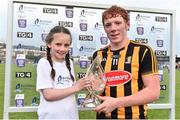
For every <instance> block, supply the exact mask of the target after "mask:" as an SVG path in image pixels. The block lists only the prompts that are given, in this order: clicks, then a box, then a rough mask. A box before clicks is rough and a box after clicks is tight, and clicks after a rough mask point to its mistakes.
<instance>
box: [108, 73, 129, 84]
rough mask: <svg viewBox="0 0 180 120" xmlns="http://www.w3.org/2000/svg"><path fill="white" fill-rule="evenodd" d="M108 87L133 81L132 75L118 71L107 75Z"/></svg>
mask: <svg viewBox="0 0 180 120" xmlns="http://www.w3.org/2000/svg"><path fill="white" fill-rule="evenodd" d="M105 75H106V78H107V83H106V85H107V86H118V85H122V84H125V83H127V82H128V81H130V80H131V79H132V74H131V73H130V72H128V71H123V70H116V71H110V72H107V73H105Z"/></svg>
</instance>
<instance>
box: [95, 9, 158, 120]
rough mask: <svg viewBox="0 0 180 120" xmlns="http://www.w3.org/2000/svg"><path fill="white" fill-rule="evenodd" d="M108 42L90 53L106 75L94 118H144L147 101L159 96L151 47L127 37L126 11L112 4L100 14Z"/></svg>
mask: <svg viewBox="0 0 180 120" xmlns="http://www.w3.org/2000/svg"><path fill="white" fill-rule="evenodd" d="M102 22H103V25H104V30H105V32H106V33H107V36H108V38H109V40H110V45H108V46H106V47H105V48H101V49H100V50H98V51H96V52H95V53H94V54H93V59H94V58H95V57H96V56H98V57H99V59H100V61H101V65H102V67H103V69H104V71H105V74H106V77H107V84H106V87H105V90H104V93H103V94H102V96H99V98H100V99H101V100H102V104H101V105H99V106H97V107H96V108H94V111H96V112H97V119H106V118H107V119H145V118H147V103H151V102H153V101H155V100H156V99H158V98H159V95H160V78H159V74H158V69H157V61H156V57H155V55H154V52H153V50H152V49H151V48H150V47H149V46H147V45H144V44H141V43H137V42H134V41H132V40H129V38H128V35H127V31H128V29H129V27H130V23H129V16H128V12H127V11H126V10H125V9H124V8H121V7H118V6H112V7H110V8H109V9H107V10H105V11H104V12H103V14H102Z"/></svg>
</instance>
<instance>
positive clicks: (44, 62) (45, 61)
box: [38, 57, 49, 65]
mask: <svg viewBox="0 0 180 120" xmlns="http://www.w3.org/2000/svg"><path fill="white" fill-rule="evenodd" d="M38 64H39V65H44V64H45V65H48V64H49V61H48V60H47V59H46V58H45V57H43V58H41V59H39V61H38Z"/></svg>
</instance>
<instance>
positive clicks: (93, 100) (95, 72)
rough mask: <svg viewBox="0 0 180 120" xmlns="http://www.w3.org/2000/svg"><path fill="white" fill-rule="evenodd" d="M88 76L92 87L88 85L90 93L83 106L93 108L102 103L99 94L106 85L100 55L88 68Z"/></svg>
mask: <svg viewBox="0 0 180 120" xmlns="http://www.w3.org/2000/svg"><path fill="white" fill-rule="evenodd" d="M86 77H88V78H89V79H90V81H91V87H87V90H88V94H87V96H86V98H85V100H84V102H83V107H88V108H93V107H96V106H97V105H99V104H101V101H100V100H99V98H98V97H97V95H100V94H101V93H102V92H103V91H104V88H105V86H106V77H105V74H104V71H103V68H102V66H101V64H100V62H99V59H98V57H96V58H95V59H94V61H93V62H92V64H91V66H90V67H89V68H88V70H87V73H86Z"/></svg>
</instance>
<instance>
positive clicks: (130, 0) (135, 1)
mask: <svg viewBox="0 0 180 120" xmlns="http://www.w3.org/2000/svg"><path fill="white" fill-rule="evenodd" d="M7 1H8V0H3V1H1V4H0V42H4V41H5V40H6V33H7V19H8V18H7V10H8V2H7ZM29 1H30V0H29ZM57 1H58V0H57ZM66 1H70V2H82V3H86V4H88V3H91V4H102V3H103V4H105V5H111V4H117V5H120V6H124V7H137V8H141V9H142V8H145V9H146V8H148V9H165V10H175V11H176V28H175V31H176V33H175V35H176V36H175V37H176V46H175V47H176V54H177V55H178V56H180V47H179V46H180V41H179V40H180V34H178V33H180V22H178V21H180V0H66ZM164 3H166V4H164Z"/></svg>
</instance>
